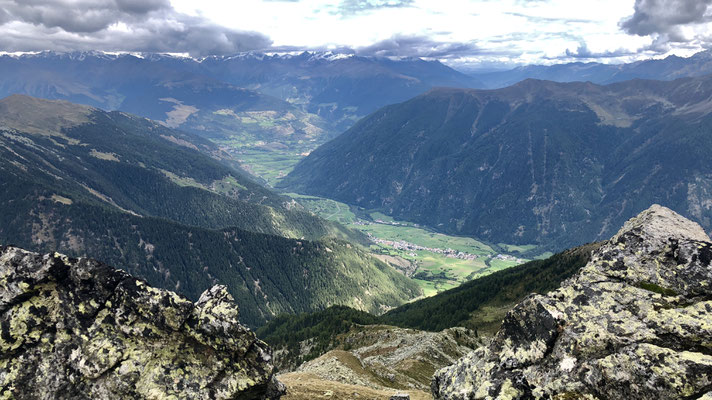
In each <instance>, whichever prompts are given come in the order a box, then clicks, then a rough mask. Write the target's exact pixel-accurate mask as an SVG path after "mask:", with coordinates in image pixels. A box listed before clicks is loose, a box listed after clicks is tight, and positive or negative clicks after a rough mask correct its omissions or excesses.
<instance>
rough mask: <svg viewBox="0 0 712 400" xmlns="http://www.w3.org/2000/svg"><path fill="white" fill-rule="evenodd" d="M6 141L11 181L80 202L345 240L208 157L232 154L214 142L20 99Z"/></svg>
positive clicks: (6, 113) (4, 108) (1, 142)
mask: <svg viewBox="0 0 712 400" xmlns="http://www.w3.org/2000/svg"><path fill="white" fill-rule="evenodd" d="M0 131H2V135H1V136H0V154H2V159H0V168H2V169H3V170H4V172H5V174H6V176H8V175H9V174H11V175H13V176H17V177H20V179H23V180H26V181H31V182H36V183H38V184H41V185H43V186H46V187H48V188H52V189H53V190H56V191H57V194H61V195H62V196H64V197H65V198H68V199H69V200H72V201H86V202H90V203H96V204H102V205H105V206H109V207H113V208H118V209H121V210H125V211H128V212H131V213H134V214H137V215H144V216H148V215H150V216H155V217H162V218H168V219H172V220H174V221H177V222H180V223H184V224H189V225H196V226H202V227H206V228H223V227H228V226H231V227H242V228H245V229H249V230H254V231H256V232H264V233H271V234H279V235H284V236H290V237H297V238H299V237H308V238H319V237H322V236H328V235H330V234H331V233H334V234H336V233H338V232H339V229H338V228H337V227H336V225H335V224H332V223H328V222H326V221H323V220H320V219H318V218H316V217H313V216H311V215H310V214H309V213H306V212H303V211H298V210H296V209H294V210H290V209H289V208H294V207H295V206H294V205H293V204H291V203H288V200H286V199H284V198H282V197H280V196H277V195H276V194H274V193H273V192H271V191H269V190H267V189H265V188H263V187H261V186H260V185H258V184H256V183H254V182H253V181H252V180H250V179H248V178H247V177H246V176H245V175H244V174H243V173H241V172H240V171H238V170H235V169H233V168H230V167H227V166H225V165H223V163H221V162H219V160H216V159H214V158H213V157H209V156H207V155H206V153H207V154H211V155H216V156H217V157H219V156H220V155H221V154H222V153H221V152H220V150H219V149H218V148H217V147H216V146H215V145H213V144H212V143H211V142H209V141H207V140H204V139H201V138H199V137H197V136H193V135H189V134H185V133H182V132H179V131H176V130H172V129H168V128H165V127H163V126H161V125H159V124H156V123H154V122H152V121H148V120H145V119H143V118H137V117H134V116H130V115H127V114H123V113H119V112H112V113H105V112H103V111H100V110H98V109H93V108H90V107H86V106H78V105H75V104H71V103H66V102H58V101H47V100H40V99H35V98H31V97H27V96H20V95H15V96H11V97H8V98H5V99H2V100H0ZM199 150H200V151H199ZM297 208H298V207H297Z"/></svg>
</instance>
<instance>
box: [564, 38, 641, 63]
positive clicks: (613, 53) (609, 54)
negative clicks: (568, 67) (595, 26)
mask: <svg viewBox="0 0 712 400" xmlns="http://www.w3.org/2000/svg"><path fill="white" fill-rule="evenodd" d="M633 54H637V51H630V50H626V49H622V48H620V49H616V50H606V51H601V52H594V51H591V50H590V49H589V48H588V45H587V44H586V42H583V41H582V42H581V43H579V46H578V47H577V48H576V50H571V49H566V57H570V58H582V59H601V58H618V57H623V56H629V55H633ZM557 58H558V57H557Z"/></svg>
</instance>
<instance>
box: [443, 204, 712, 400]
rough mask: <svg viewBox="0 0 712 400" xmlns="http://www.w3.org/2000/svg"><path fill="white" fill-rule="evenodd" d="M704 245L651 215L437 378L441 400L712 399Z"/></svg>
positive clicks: (677, 220) (675, 222)
mask: <svg viewBox="0 0 712 400" xmlns="http://www.w3.org/2000/svg"><path fill="white" fill-rule="evenodd" d="M711 261H712V243H710V239H709V237H708V236H707V235H706V234H705V232H704V231H703V230H702V228H700V226H699V225H697V224H696V223H694V222H691V221H689V220H686V219H684V218H683V217H681V216H680V215H678V214H676V213H674V212H673V211H671V210H669V209H667V208H664V207H660V206H653V207H651V208H650V209H648V210H646V211H644V212H643V213H641V214H640V215H638V216H637V217H635V218H633V219H631V220H630V221H628V222H627V223H626V224H625V226H624V227H623V228H622V229H621V231H620V232H619V233H618V234H616V235H615V236H614V237H613V238H612V239H611V240H609V241H608V242H607V243H606V244H604V246H603V247H601V248H600V249H599V250H598V251H596V252H595V253H594V254H593V257H592V259H591V261H590V262H589V263H588V264H587V265H586V266H585V267H584V268H583V269H582V270H581V271H580V272H579V274H578V275H577V276H575V277H573V278H571V279H569V280H567V281H566V282H564V283H563V284H562V285H561V288H559V289H558V290H556V291H554V292H551V293H549V294H548V295H547V296H541V295H532V296H530V297H528V298H527V299H526V300H524V301H523V302H521V303H520V304H519V305H517V306H516V307H515V308H514V309H513V310H512V311H510V312H509V314H508V315H507V316H506V318H505V320H504V322H503V324H502V327H501V329H500V331H499V332H498V333H497V335H496V336H495V338H494V339H493V340H492V342H491V343H490V344H489V345H487V346H485V347H481V348H479V349H478V350H476V351H474V352H473V353H470V354H469V355H467V356H466V357H464V358H462V359H460V360H459V361H458V362H457V363H456V364H455V365H453V366H451V367H447V368H444V369H441V370H440V371H438V372H437V373H436V374H435V377H434V378H433V382H432V392H433V395H434V396H435V397H436V398H438V399H544V398H546V399H562V400H563V399H706V400H708V399H709V400H712V266H711V265H710V263H711Z"/></svg>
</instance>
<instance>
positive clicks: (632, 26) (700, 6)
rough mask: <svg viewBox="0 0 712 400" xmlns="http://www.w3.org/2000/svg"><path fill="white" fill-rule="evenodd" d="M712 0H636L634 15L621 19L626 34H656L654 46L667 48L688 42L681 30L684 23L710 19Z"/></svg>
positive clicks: (692, 23) (695, 22)
mask: <svg viewBox="0 0 712 400" xmlns="http://www.w3.org/2000/svg"><path fill="white" fill-rule="evenodd" d="M710 5H712V0H635V12H634V14H633V15H632V16H631V17H629V18H627V19H625V20H623V21H621V23H620V27H621V29H623V30H624V31H625V32H626V33H629V34H632V35H638V36H648V35H650V36H653V37H654V39H655V43H654V44H653V47H654V46H658V47H659V48H660V50H662V49H664V48H665V47H666V46H665V45H666V43H669V42H678V43H679V42H687V41H689V40H690V39H691V38H686V37H685V36H684V34H683V33H682V31H681V29H680V28H681V27H682V26H685V25H694V24H702V23H707V22H710V21H711V19H710V13H709V12H708V11H712V9H710Z"/></svg>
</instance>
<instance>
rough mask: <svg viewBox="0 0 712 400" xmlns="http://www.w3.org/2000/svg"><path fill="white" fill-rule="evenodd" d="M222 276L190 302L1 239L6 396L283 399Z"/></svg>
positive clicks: (266, 353) (100, 267) (1, 359)
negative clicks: (241, 321)
mask: <svg viewBox="0 0 712 400" xmlns="http://www.w3.org/2000/svg"><path fill="white" fill-rule="evenodd" d="M238 311H239V310H238V307H237V305H235V304H234V303H233V299H232V297H231V296H230V295H229V294H228V293H227V290H226V288H225V287H224V286H215V287H213V288H211V289H209V290H207V291H206V292H205V293H203V295H202V296H201V297H200V300H198V302H197V303H195V304H193V303H192V302H190V301H189V300H187V299H185V298H184V297H182V296H179V295H177V294H176V293H173V292H171V291H167V290H162V289H157V288H153V287H151V286H149V285H148V284H146V282H144V281H142V280H140V279H137V278H134V277H132V276H130V275H128V274H127V273H125V272H122V271H120V270H116V269H114V268H112V267H109V266H107V265H104V264H102V263H100V262H98V261H94V260H91V259H86V258H79V259H74V258H69V257H67V256H64V255H62V254H57V253H54V254H45V255H40V254H37V253H31V252H28V251H24V250H22V249H19V248H15V247H5V246H0V399H12V398H18V399H47V398H57V399H59V398H66V399H70V398H71V399H111V398H122V399H278V398H279V397H280V396H281V395H282V394H284V392H285V388H284V385H282V384H281V383H280V382H279V381H277V379H276V378H275V375H274V373H275V368H274V366H273V365H272V362H271V358H272V357H271V350H270V349H269V347H268V346H267V345H266V344H265V343H263V342H261V341H260V340H258V339H257V338H256V337H255V335H254V333H252V332H250V331H249V330H248V329H247V328H245V327H243V326H242V325H240V324H239V321H238Z"/></svg>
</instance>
